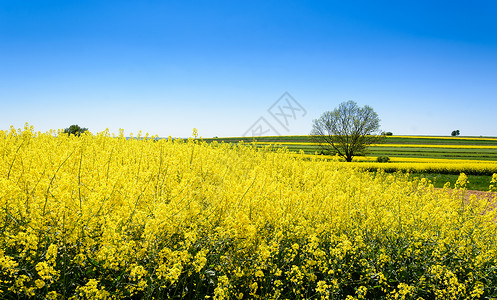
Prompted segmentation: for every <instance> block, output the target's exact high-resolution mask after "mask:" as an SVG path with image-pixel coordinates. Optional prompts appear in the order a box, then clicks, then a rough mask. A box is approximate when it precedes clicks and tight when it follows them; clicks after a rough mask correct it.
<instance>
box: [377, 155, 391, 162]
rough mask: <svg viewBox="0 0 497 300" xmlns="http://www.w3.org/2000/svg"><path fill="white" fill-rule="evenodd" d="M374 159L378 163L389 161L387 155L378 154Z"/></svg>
mask: <svg viewBox="0 0 497 300" xmlns="http://www.w3.org/2000/svg"><path fill="white" fill-rule="evenodd" d="M376 161H377V162H380V163H386V162H389V161H390V157H388V156H378V157H377V158H376Z"/></svg>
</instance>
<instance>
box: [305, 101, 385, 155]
mask: <svg viewBox="0 0 497 300" xmlns="http://www.w3.org/2000/svg"><path fill="white" fill-rule="evenodd" d="M311 137H312V139H313V140H314V141H315V142H318V143H320V145H321V147H323V148H324V149H325V150H327V151H329V152H331V153H336V154H338V155H339V156H340V157H343V158H344V159H345V160H346V161H348V162H350V161H352V158H353V157H354V156H357V155H364V154H365V152H366V150H367V147H368V146H369V145H371V144H376V143H380V142H382V141H383V139H384V134H383V133H381V132H380V119H379V117H378V114H377V113H376V112H375V111H374V110H373V109H372V108H371V107H370V106H367V105H366V106H364V107H359V106H357V103H355V102H354V101H347V102H343V103H341V104H340V105H339V106H338V108H336V109H334V110H333V111H327V112H325V113H323V114H322V115H321V117H320V118H319V119H316V120H314V121H313V128H312V131H311Z"/></svg>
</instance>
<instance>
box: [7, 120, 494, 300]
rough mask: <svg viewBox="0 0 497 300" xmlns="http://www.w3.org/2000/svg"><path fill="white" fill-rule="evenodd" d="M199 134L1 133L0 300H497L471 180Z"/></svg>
mask: <svg viewBox="0 0 497 300" xmlns="http://www.w3.org/2000/svg"><path fill="white" fill-rule="evenodd" d="M196 135H197V133H196V131H195V132H194V138H191V139H188V140H173V139H171V138H169V139H156V138H155V137H149V136H144V137H143V136H140V135H139V136H138V137H137V138H131V139H129V138H128V139H127V138H125V137H124V136H123V134H122V132H121V134H120V135H119V136H113V135H111V134H110V133H109V132H108V131H105V132H101V133H98V134H96V135H94V134H91V133H85V134H82V135H81V136H80V137H77V136H74V135H72V136H68V135H66V134H63V133H62V132H61V131H58V132H55V131H51V132H47V133H40V132H35V131H34V129H33V128H32V127H29V126H28V125H26V126H25V128H24V129H19V130H16V129H14V128H11V130H10V131H0V220H1V222H0V228H1V229H0V230H1V235H0V243H1V247H0V298H2V299H4V298H5V299H19V298H27V297H30V298H34V299H122V298H136V299H139V298H145V299H153V298H155V299H174V298H177V299H179V298H189V299H198V298H213V299H382V298H383V299H488V298H491V297H497V268H496V265H497V232H496V229H497V223H496V222H495V221H494V220H495V218H496V212H495V210H493V209H492V203H491V202H490V201H489V200H488V199H486V198H475V197H472V198H470V199H469V200H465V196H464V193H465V191H464V188H465V184H466V180H467V179H466V176H465V175H464V174H461V176H460V178H459V181H458V183H457V189H456V190H454V191H449V190H448V189H435V188H433V186H431V185H430V184H429V183H428V182H427V181H424V180H420V181H412V180H410V179H409V177H408V175H402V174H386V173H382V172H376V173H369V172H365V171H361V170H359V169H357V168H355V167H351V166H350V165H347V164H342V163H339V162H333V161H324V160H319V159H315V158H309V157H305V156H304V155H297V156H295V155H290V154H289V152H288V151H287V150H285V149H275V148H271V147H262V148H261V147H255V146H250V145H244V144H236V145H232V144H218V143H216V142H213V143H211V144H207V143H204V142H201V141H199V140H198V139H195V137H196ZM490 184H492V188H494V186H495V185H496V184H497V175H495V176H494V177H493V182H492V183H490V182H489V185H490ZM466 198H467V197H466Z"/></svg>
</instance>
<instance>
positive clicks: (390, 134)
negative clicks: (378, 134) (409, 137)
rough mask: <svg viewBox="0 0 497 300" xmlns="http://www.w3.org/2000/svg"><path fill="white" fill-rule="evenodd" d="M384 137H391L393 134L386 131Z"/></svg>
mask: <svg viewBox="0 0 497 300" xmlns="http://www.w3.org/2000/svg"><path fill="white" fill-rule="evenodd" d="M385 135H388V136H392V135H393V133H392V132H390V131H388V132H385Z"/></svg>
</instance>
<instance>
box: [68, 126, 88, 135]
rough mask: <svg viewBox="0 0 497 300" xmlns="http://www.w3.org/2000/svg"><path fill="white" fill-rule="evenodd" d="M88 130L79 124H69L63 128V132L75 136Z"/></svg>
mask: <svg viewBox="0 0 497 300" xmlns="http://www.w3.org/2000/svg"><path fill="white" fill-rule="evenodd" d="M85 131H88V128H82V127H80V126H79V125H71V126H69V127H68V128H66V129H64V133H67V134H69V135H71V134H74V135H75V136H80V135H81V134H82V133H83V132H85Z"/></svg>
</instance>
